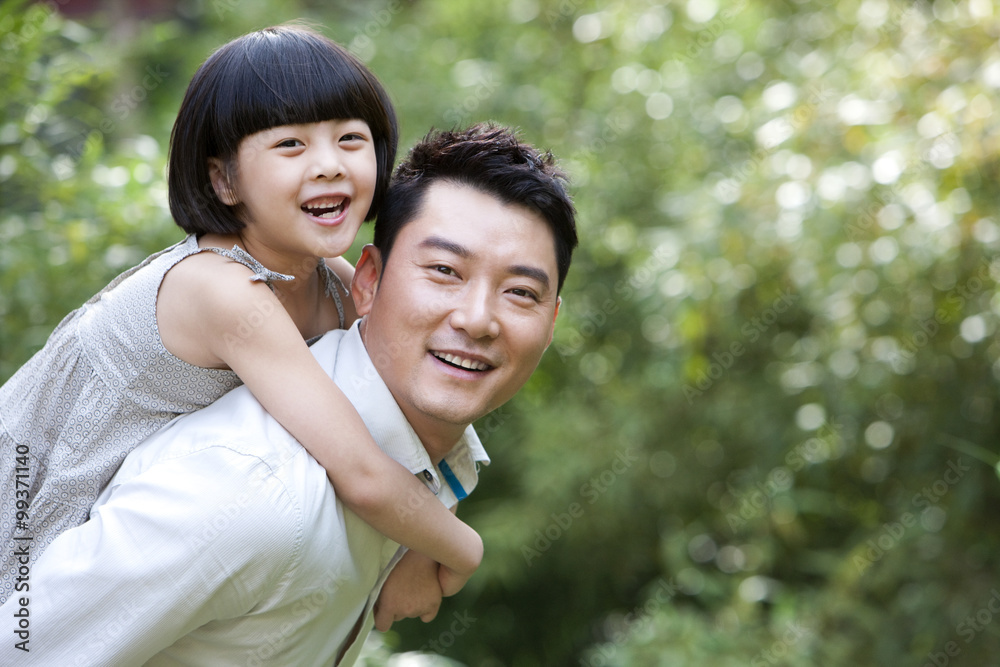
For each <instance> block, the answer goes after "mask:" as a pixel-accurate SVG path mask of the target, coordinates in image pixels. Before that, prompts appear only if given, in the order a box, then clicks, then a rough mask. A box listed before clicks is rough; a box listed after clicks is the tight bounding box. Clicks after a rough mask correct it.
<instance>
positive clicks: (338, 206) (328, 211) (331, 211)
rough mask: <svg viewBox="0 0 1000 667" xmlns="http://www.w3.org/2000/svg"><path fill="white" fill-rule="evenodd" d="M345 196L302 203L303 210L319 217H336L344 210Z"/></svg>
mask: <svg viewBox="0 0 1000 667" xmlns="http://www.w3.org/2000/svg"><path fill="white" fill-rule="evenodd" d="M345 199H346V198H345V197H326V198H323V199H314V200H313V201H309V202H306V203H305V204H303V205H302V210H304V211H305V212H306V213H308V214H310V215H313V216H316V217H317V218H334V217H336V216H338V215H340V214H341V212H342V211H343V210H344V200H345Z"/></svg>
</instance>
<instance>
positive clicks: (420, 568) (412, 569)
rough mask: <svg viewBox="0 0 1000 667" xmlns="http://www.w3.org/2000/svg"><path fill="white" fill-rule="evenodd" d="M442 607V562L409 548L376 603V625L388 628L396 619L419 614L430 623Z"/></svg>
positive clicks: (422, 619)
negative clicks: (440, 575)
mask: <svg viewBox="0 0 1000 667" xmlns="http://www.w3.org/2000/svg"><path fill="white" fill-rule="evenodd" d="M440 607H441V586H440V585H439V584H438V564H437V563H435V562H434V561H433V560H431V559H430V558H428V557H427V556H424V555H423V554H420V553H417V552H416V551H407V552H406V554H404V555H403V558H402V559H400V561H399V562H398V563H397V564H396V567H394V568H393V569H392V572H390V573H389V577H388V578H387V579H386V580H385V584H384V585H383V586H382V591H381V592H380V593H379V596H378V602H376V603H375V627H376V628H377V629H378V630H379V631H380V632H385V631H387V630H388V629H389V628H390V627H391V626H392V624H393V623H395V622H396V621H399V620H402V619H404V618H417V617H418V616H419V617H420V620H421V621H423V622H424V623H429V622H430V621H432V620H434V617H435V616H437V613H438V609H439V608H440Z"/></svg>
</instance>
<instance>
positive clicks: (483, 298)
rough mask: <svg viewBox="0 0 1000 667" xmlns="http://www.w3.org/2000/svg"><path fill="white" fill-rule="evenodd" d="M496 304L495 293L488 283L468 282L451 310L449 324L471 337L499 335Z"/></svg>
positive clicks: (494, 336)
mask: <svg viewBox="0 0 1000 667" xmlns="http://www.w3.org/2000/svg"><path fill="white" fill-rule="evenodd" d="M496 306H497V304H496V298H495V295H494V294H493V290H492V289H490V287H489V286H488V285H476V284H470V285H468V286H467V288H466V289H465V290H463V291H462V294H461V296H460V297H459V299H458V302H457V303H456V304H455V306H454V309H453V310H452V311H451V325H452V326H453V327H454V328H456V329H461V330H462V331H465V332H466V333H467V334H468V335H469V336H470V337H472V338H496V337H497V336H499V335H500V321H499V319H497V314H496Z"/></svg>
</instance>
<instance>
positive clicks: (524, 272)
mask: <svg viewBox="0 0 1000 667" xmlns="http://www.w3.org/2000/svg"><path fill="white" fill-rule="evenodd" d="M509 271H510V272H511V273H513V274H514V275H515V276H524V277H525V278H532V279H533V280H537V281H538V282H540V283H541V284H542V285H543V286H544V287H545V289H548V288H549V274H548V273H547V272H545V271H543V270H541V269H538V268H535V267H534V266H525V265H524V264H515V265H514V266H511V267H509Z"/></svg>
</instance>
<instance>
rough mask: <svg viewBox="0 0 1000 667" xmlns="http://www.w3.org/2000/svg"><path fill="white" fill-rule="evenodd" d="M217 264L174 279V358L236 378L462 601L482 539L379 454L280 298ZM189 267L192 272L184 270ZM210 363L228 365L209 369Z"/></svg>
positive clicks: (163, 304) (164, 315) (168, 336)
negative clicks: (440, 569)
mask: <svg viewBox="0 0 1000 667" xmlns="http://www.w3.org/2000/svg"><path fill="white" fill-rule="evenodd" d="M196 259H197V260H200V261H199V262H197V264H200V265H202V267H198V266H197V265H196V263H195V262H194V260H196ZM216 259H219V260H221V259H222V258H216V257H214V256H209V255H208V254H207V253H206V254H204V255H201V256H194V257H191V258H189V259H187V260H185V261H183V262H181V263H179V264H178V265H177V266H175V267H174V268H173V269H172V270H171V271H170V272H169V273H168V274H167V277H166V279H165V280H164V283H163V285H162V286H161V290H160V297H159V299H158V304H157V320H158V322H159V323H160V330H161V335H162V336H163V338H164V344H165V345H167V349H169V350H170V351H171V352H173V353H174V354H175V355H177V356H179V357H181V358H182V359H185V360H186V361H189V362H190V363H196V364H198V365H201V366H212V365H215V366H219V365H225V366H228V367H229V368H231V369H232V370H233V371H234V372H236V374H237V375H239V377H240V378H241V379H242V380H243V382H244V383H245V384H246V385H247V387H248V388H249V389H250V391H251V392H252V393H253V394H254V396H255V397H256V398H257V400H258V401H260V403H261V405H263V407H264V409H266V410H267V411H268V412H269V413H270V414H271V415H272V416H273V417H274V418H275V419H276V420H277V421H278V422H279V423H280V424H281V425H282V426H284V427H285V428H286V429H287V430H288V431H289V432H290V433H291V434H292V435H294V436H295V438H296V439H297V440H298V441H299V442H301V443H302V445H303V446H304V447H305V448H306V449H307V450H308V451H309V453H310V454H312V456H313V457H314V458H315V459H316V460H317V461H318V462H319V464H320V465H322V466H323V467H324V468H325V469H326V471H327V474H328V475H329V477H330V481H331V482H332V483H333V486H334V488H335V489H336V491H337V497H338V498H340V499H341V500H342V501H343V503H344V504H345V505H346V506H347V507H348V508H350V509H351V510H352V511H354V512H355V513H356V514H357V515H358V516H359V517H361V518H362V519H363V520H364V521H365V522H367V523H368V524H370V525H371V526H372V527H374V528H375V529H376V530H378V531H379V532H381V533H382V534H384V535H386V536H387V537H389V538H390V539H392V540H394V541H395V542H398V543H399V544H402V545H404V546H407V547H409V548H410V549H413V550H414V551H418V552H420V553H423V554H424V555H426V556H429V557H430V558H433V559H434V560H435V561H437V562H439V563H441V564H442V565H443V566H445V567H447V568H449V569H450V570H452V571H453V574H454V576H450V577H449V578H448V579H447V581H448V583H449V584H450V585H449V589H450V590H448V591H445V594H447V595H450V594H453V593H454V592H457V590H458V589H460V588H461V587H462V586H463V585H464V584H465V581H466V580H467V579H468V577H469V576H471V575H472V573H473V572H474V571H475V570H476V568H478V567H479V563H480V561H481V560H482V555H483V543H482V539H481V538H480V537H479V535H478V534H477V533H476V532H475V531H474V530H473V529H472V528H470V527H469V526H468V525H466V524H465V523H463V522H462V521H461V520H459V519H458V518H457V517H456V516H455V515H454V514H452V513H451V512H450V511H448V509H447V508H446V507H445V506H444V505H443V504H442V503H441V502H440V501H438V500H437V498H436V497H435V496H434V494H433V493H431V491H430V490H429V489H428V488H427V487H426V486H424V484H423V483H422V482H420V481H419V480H418V479H417V478H416V477H415V476H414V475H412V474H411V473H410V472H409V471H408V470H407V469H406V468H404V467H403V466H402V465H400V464H399V463H397V462H396V461H394V460H393V459H391V458H390V457H389V456H388V455H386V454H385V453H384V452H382V450H380V449H379V448H378V446H377V445H376V444H375V441H374V440H373V439H372V437H371V434H370V433H369V432H368V429H367V428H366V426H365V424H364V422H363V421H362V419H361V416H360V415H358V413H357V411H356V410H355V409H354V406H353V405H351V403H350V401H348V399H347V397H346V396H345V395H344V393H343V392H342V391H341V390H340V388H339V387H337V385H336V384H335V383H334V382H333V380H332V379H331V378H330V377H329V376H328V375H327V374H326V372H325V371H324V370H323V369H322V367H320V365H319V364H318V363H317V361H316V359H315V358H314V357H313V356H312V353H311V352H310V351H309V348H308V346H307V345H306V344H305V341H303V339H302V336H301V334H300V333H299V330H298V329H297V328H296V326H295V324H294V322H292V319H291V318H290V317H289V315H288V313H287V312H286V311H285V308H284V307H283V306H282V304H281V302H280V301H279V300H278V298H277V297H276V296H275V295H274V293H272V292H271V290H270V289H269V288H268V287H267V286H266V285H264V284H261V283H251V282H250V281H249V280H247V270H246V269H245V268H244V267H242V266H239V265H235V264H232V263H230V262H228V261H225V260H223V263H222V265H221V266H220V262H217V261H215V260H216ZM206 260H208V261H210V262H212V264H213V265H214V266H212V271H211V274H210V275H211V279H210V280H206V279H205V277H206V273H205V272H204V271H203V270H199V268H204V264H205V263H206ZM185 264H187V265H188V267H185ZM182 267H185V268H186V269H188V270H181V271H178V269H182ZM194 274H200V277H199V278H197V279H193V278H194ZM167 279H169V282H168V280H167ZM168 340H169V341H170V342H172V343H174V345H173V346H171V345H169V344H168ZM174 348H178V349H174ZM213 358H215V359H218V361H219V362H221V363H215V364H212V363H205V362H206V361H211V359H213ZM199 362H200V363H199ZM412 508H417V509H416V510H415V511H414V510H413V509H412Z"/></svg>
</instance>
